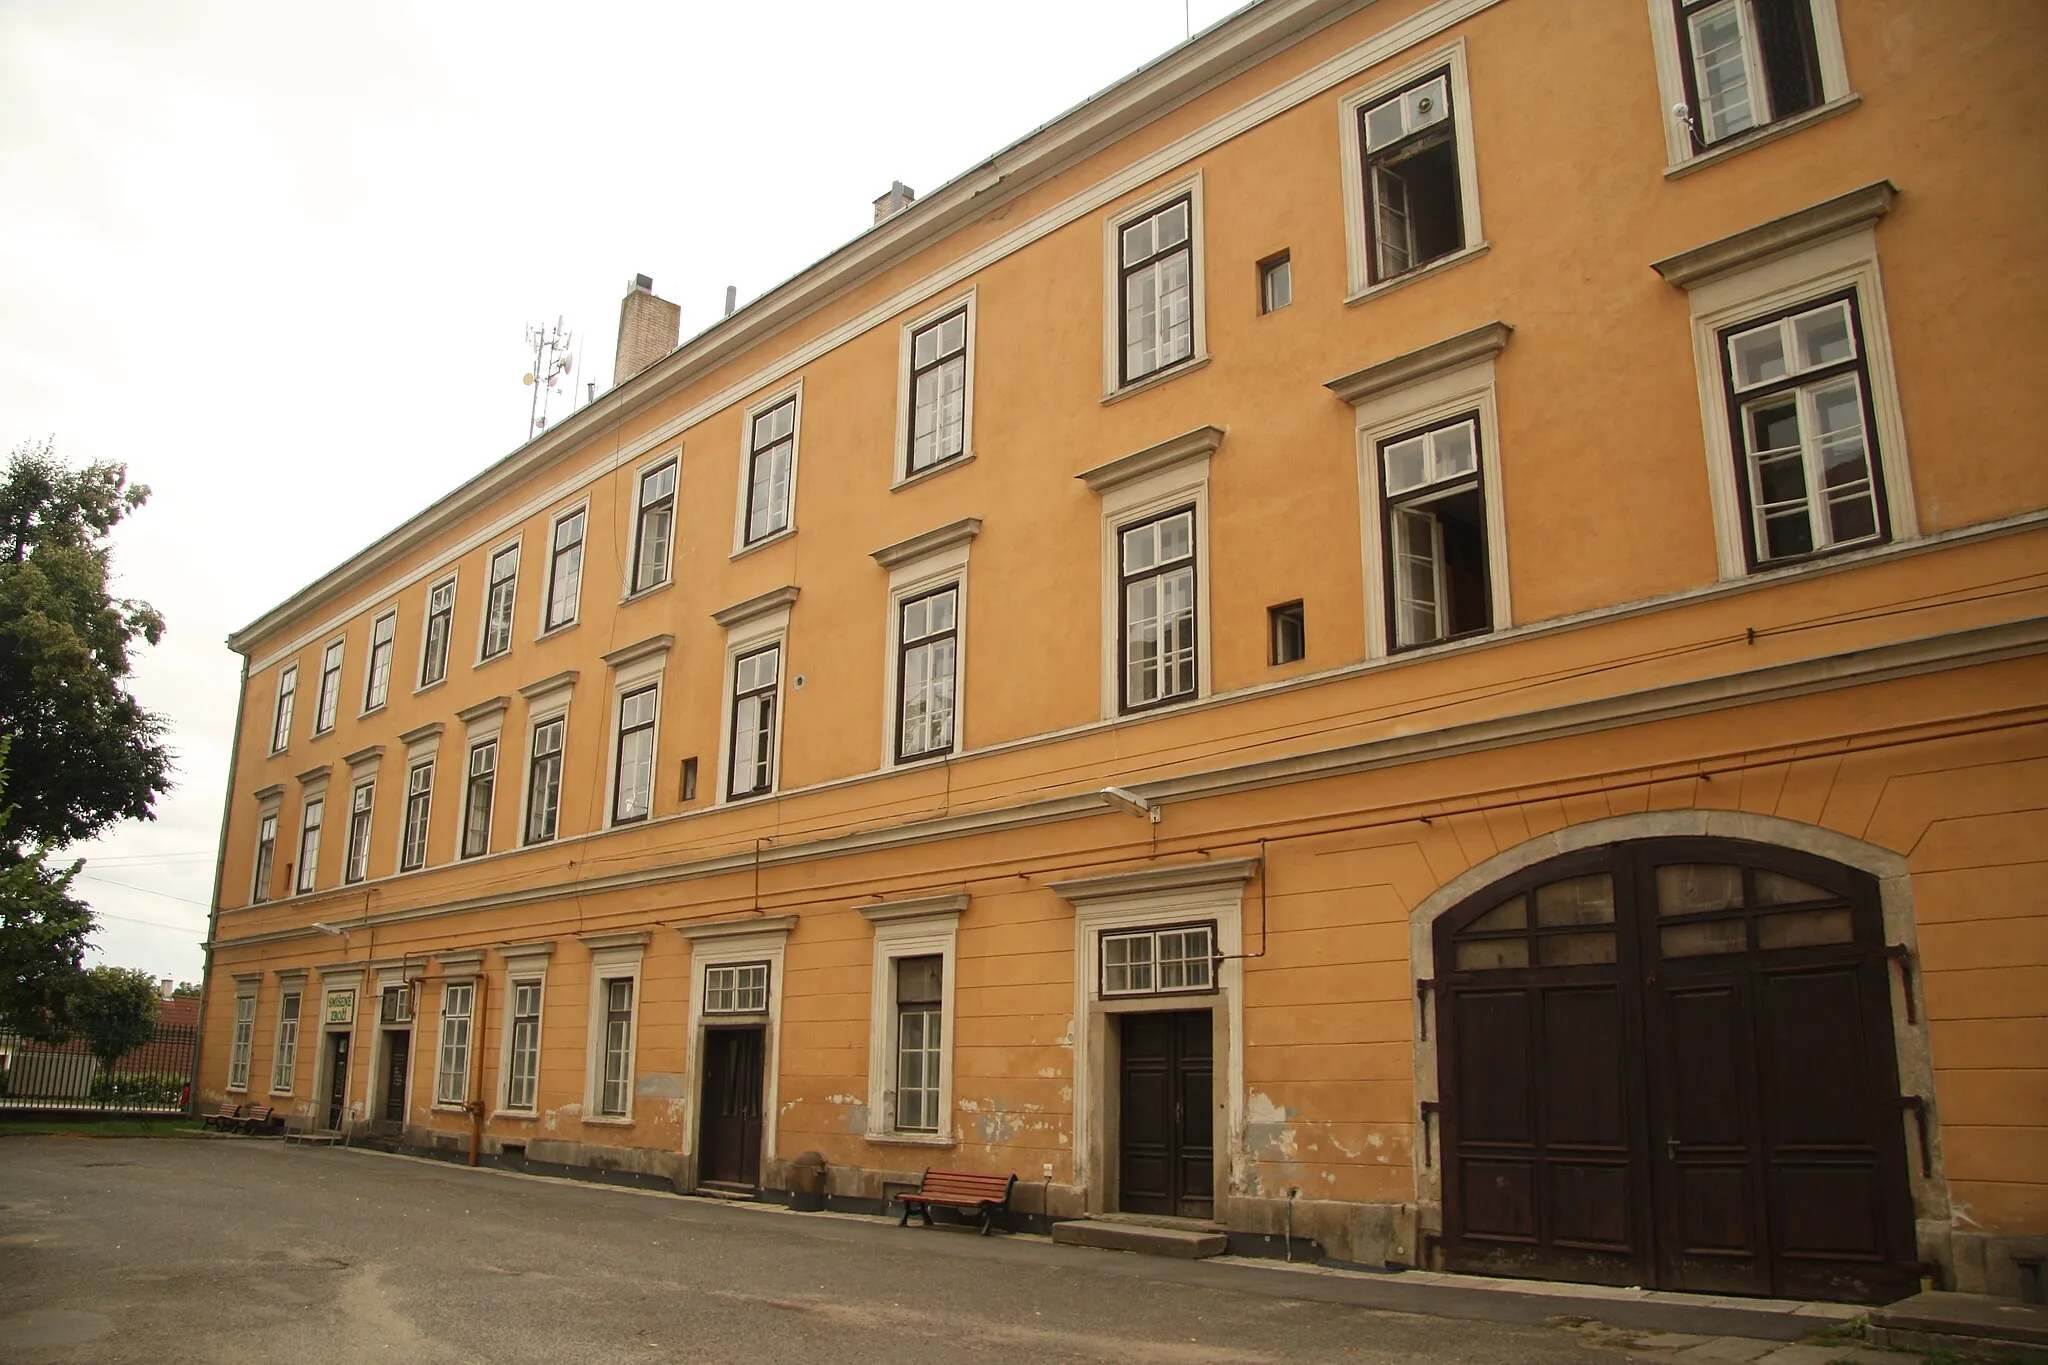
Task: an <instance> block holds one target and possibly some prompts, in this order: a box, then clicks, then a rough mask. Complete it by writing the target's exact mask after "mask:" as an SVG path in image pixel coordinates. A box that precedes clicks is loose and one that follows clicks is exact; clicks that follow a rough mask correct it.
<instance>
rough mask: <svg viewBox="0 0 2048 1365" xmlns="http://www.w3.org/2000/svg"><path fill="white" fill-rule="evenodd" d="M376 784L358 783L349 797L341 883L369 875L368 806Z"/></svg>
mask: <svg viewBox="0 0 2048 1365" xmlns="http://www.w3.org/2000/svg"><path fill="white" fill-rule="evenodd" d="M376 792H377V784H376V783H374V782H358V783H357V784H356V789H355V791H354V792H353V793H352V794H351V795H350V797H349V803H348V804H349V810H348V857H347V858H346V859H345V860H344V861H343V864H342V869H341V877H342V880H343V881H350V882H359V881H361V880H362V879H363V878H365V877H367V876H369V875H370V806H371V803H372V801H373V800H374V799H375V797H376Z"/></svg>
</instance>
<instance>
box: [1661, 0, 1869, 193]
mask: <svg viewBox="0 0 2048 1365" xmlns="http://www.w3.org/2000/svg"><path fill="white" fill-rule="evenodd" d="M1835 4H1836V0H1649V5H1650V30H1651V33H1652V35H1653V37H1654V40H1655V42H1656V59H1657V77H1658V86H1659V93H1660V94H1661V96H1662V98H1663V108H1662V110H1661V111H1660V112H1661V113H1662V115H1663V121H1664V123H1665V125H1666V139H1667V151H1668V152H1669V155H1670V160H1671V166H1672V169H1674V170H1675V169H1677V168H1678V167H1680V166H1682V165H1683V164H1684V163H1686V162H1687V161H1689V160H1692V159H1693V158H1696V157H1701V156H1705V155H1707V154H1708V153H1711V152H1716V151H1719V150H1721V149H1722V148H1725V147H1734V146H1737V145H1740V144H1742V143H1744V142H1749V141H1754V140H1758V139H1759V138H1761V137H1762V136H1765V135H1766V133H1767V130H1770V129H1774V128H1775V129H1784V128H1786V127H1789V126H1796V125H1797V124H1798V123H1800V122H1803V121H1805V120H1803V119H1801V115H1815V116H1818V114H1820V113H1822V112H1826V111H1829V110H1832V109H1837V108H1841V107H1845V106H1846V105H1847V104H1849V103H1853V99H1852V98H1851V96H1850V91H1849V79H1848V68H1847V66H1846V65H1845V64H1844V62H1843V58H1842V33H1841V24H1840V21H1839V19H1838V18H1837V15H1836V12H1835Z"/></svg>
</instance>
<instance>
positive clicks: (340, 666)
mask: <svg viewBox="0 0 2048 1365" xmlns="http://www.w3.org/2000/svg"><path fill="white" fill-rule="evenodd" d="M330 657H331V658H332V659H333V660H334V667H332V668H329V667H328V666H327V660H328V659H329V658H330ZM347 675H348V637H347V636H346V635H337V636H335V637H334V638H333V639H332V640H329V641H328V642H327V643H326V644H324V645H322V646H321V647H320V684H319V686H318V687H316V688H314V689H313V738H315V739H318V738H320V736H322V735H326V734H332V733H333V731H334V727H335V726H336V725H339V724H340V723H341V680H342V679H343V678H344V677H346V676H347ZM330 681H331V682H332V683H333V690H332V691H329V690H328V684H329V682H330ZM330 712H331V713H332V714H330ZM323 721H324V722H325V724H322V722H323Z"/></svg>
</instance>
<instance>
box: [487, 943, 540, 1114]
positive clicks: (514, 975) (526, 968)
mask: <svg viewBox="0 0 2048 1365" xmlns="http://www.w3.org/2000/svg"><path fill="white" fill-rule="evenodd" d="M554 951H555V945H554V943H553V941H552V940H549V941H546V942H541V943H525V944H520V945H518V946H516V947H510V948H500V949H499V950H498V954H499V956H501V957H503V958H504V959H505V980H504V991H505V1002H504V1004H503V1006H502V1007H501V1013H502V1016H503V1019H502V1029H503V1031H502V1033H501V1034H500V1035H499V1036H500V1037H501V1038H502V1039H503V1042H502V1044H501V1045H500V1047H499V1048H498V1096H497V1106H496V1109H495V1111H494V1113H493V1115H492V1117H494V1118H523V1119H530V1118H534V1117H536V1116H537V1115H538V1114H539V1113H540V1075H541V1060H542V1058H543V1057H544V1056H545V1055H546V1054H545V1051H544V1049H545V1048H546V1045H547V1020H548V963H549V959H550V958H551V957H552V956H553V954H554ZM523 985H532V986H537V987H539V989H540V1013H539V1015H538V1016H536V1018H535V1021H534V1029H533V1103H532V1104H530V1105H526V1106H524V1107H519V1108H515V1107H514V1106H513V1104H512V1044H513V1037H512V1032H513V1022H514V1020H515V1019H516V1018H517V1015H516V1013H515V1011H514V1007H515V1006H516V1005H517V1003H518V997H519V987H521V986H523Z"/></svg>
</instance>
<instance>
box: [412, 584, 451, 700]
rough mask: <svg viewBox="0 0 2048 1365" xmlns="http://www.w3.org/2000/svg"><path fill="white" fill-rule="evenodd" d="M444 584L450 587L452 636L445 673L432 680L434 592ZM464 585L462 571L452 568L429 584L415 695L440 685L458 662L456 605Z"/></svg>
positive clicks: (446, 650)
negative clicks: (430, 652)
mask: <svg viewBox="0 0 2048 1365" xmlns="http://www.w3.org/2000/svg"><path fill="white" fill-rule="evenodd" d="M443 588H446V589H448V638H447V641H446V643H445V644H444V645H443V650H444V652H443V654H442V656H441V676H440V677H438V678H434V679H432V680H429V679H428V677H427V645H428V643H429V642H430V640H431V638H432V636H433V633H434V594H435V593H437V592H439V591H440V590H441V589H443ZM460 589H461V582H460V575H459V574H457V573H452V572H451V573H445V574H442V575H440V576H439V577H437V578H435V579H434V580H433V581H432V582H430V583H428V584H427V595H426V598H425V600H424V601H423V603H422V609H421V611H420V657H419V663H418V665H417V666H416V667H415V668H414V669H413V675H412V676H413V689H412V690H413V694H414V695H415V696H417V695H418V694H419V693H421V692H424V691H426V690H427V689H428V688H430V687H439V686H440V685H441V684H442V683H445V682H447V681H448V670H449V668H450V667H451V666H452V665H453V664H454V662H455V609H456V607H457V606H458V605H460V597H461V591H460Z"/></svg>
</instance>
